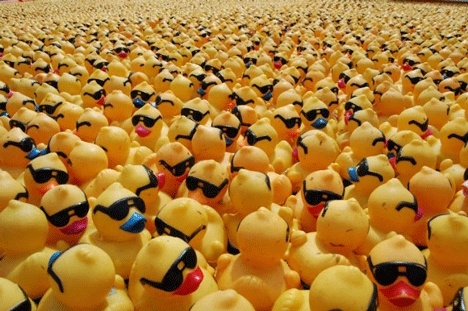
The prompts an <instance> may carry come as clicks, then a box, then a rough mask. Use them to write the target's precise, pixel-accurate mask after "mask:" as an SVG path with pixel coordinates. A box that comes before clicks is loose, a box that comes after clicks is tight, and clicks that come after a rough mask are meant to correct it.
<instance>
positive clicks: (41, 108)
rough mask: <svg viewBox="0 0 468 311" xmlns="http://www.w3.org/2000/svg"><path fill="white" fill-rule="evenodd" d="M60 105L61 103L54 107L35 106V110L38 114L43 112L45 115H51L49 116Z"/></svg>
mask: <svg viewBox="0 0 468 311" xmlns="http://www.w3.org/2000/svg"><path fill="white" fill-rule="evenodd" d="M60 105H62V102H58V103H56V104H55V105H54V106H53V105H46V104H44V105H39V106H37V110H38V111H39V112H45V113H46V114H48V115H51V114H54V113H55V110H57V108H58V107H60Z"/></svg>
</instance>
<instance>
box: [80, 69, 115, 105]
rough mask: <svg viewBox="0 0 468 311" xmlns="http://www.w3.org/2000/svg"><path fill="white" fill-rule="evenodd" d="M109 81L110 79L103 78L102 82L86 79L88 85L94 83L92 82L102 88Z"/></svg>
mask: <svg viewBox="0 0 468 311" xmlns="http://www.w3.org/2000/svg"><path fill="white" fill-rule="evenodd" d="M80 76H81V74H80ZM109 80H110V78H105V79H104V80H99V79H93V78H91V79H88V83H89V82H92V81H94V82H96V83H97V84H98V85H99V86H101V87H103V86H104V84H106V82H107V81H109ZM98 99H99V98H98Z"/></svg>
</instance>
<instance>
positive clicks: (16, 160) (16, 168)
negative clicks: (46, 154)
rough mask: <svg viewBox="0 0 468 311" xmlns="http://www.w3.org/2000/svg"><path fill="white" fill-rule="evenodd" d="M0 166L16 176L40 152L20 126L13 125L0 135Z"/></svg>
mask: <svg viewBox="0 0 468 311" xmlns="http://www.w3.org/2000/svg"><path fill="white" fill-rule="evenodd" d="M0 145H1V146H2V148H3V150H2V152H0V168H1V169H2V170H5V171H7V172H8V173H10V174H11V175H12V176H13V177H14V178H18V177H19V175H20V174H21V173H22V172H23V171H24V169H25V168H26V166H27V165H28V164H29V162H30V161H31V160H32V159H34V158H35V157H37V156H39V155H40V154H41V150H39V149H38V148H37V147H36V143H35V142H34V140H33V139H32V138H31V137H30V136H29V135H27V134H26V133H25V132H23V131H22V130H21V129H20V128H18V127H14V128H12V129H11V130H9V131H7V132H5V133H4V134H3V135H2V136H1V137H0Z"/></svg>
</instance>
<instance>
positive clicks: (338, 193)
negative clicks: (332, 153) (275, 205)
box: [285, 164, 344, 232]
mask: <svg viewBox="0 0 468 311" xmlns="http://www.w3.org/2000/svg"><path fill="white" fill-rule="evenodd" d="M343 193H344V184H343V181H342V179H341V177H340V175H339V173H338V171H337V166H336V165H333V164H332V165H330V166H329V167H328V168H326V169H323V170H317V171H314V172H311V173H309V174H308V175H307V176H306V177H305V178H304V179H303V181H302V185H301V187H300V190H299V192H298V193H297V194H296V195H294V196H291V197H289V198H288V199H287V201H286V203H285V205H287V206H290V207H291V208H292V209H293V210H294V219H295V220H297V226H298V229H300V230H302V231H305V232H313V231H316V229H317V219H318V217H319V215H320V213H321V211H322V209H323V207H324V206H325V204H326V203H327V202H328V201H330V200H341V199H342V198H343Z"/></svg>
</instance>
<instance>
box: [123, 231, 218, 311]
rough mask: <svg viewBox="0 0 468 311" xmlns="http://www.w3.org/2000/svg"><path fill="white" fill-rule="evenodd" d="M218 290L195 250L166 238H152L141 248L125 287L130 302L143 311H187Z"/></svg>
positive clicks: (173, 238) (175, 238) (175, 239)
mask: <svg viewBox="0 0 468 311" xmlns="http://www.w3.org/2000/svg"><path fill="white" fill-rule="evenodd" d="M217 290H218V285H217V284H216V281H215V280H214V278H213V276H212V274H211V273H209V272H208V271H207V270H206V269H205V268H203V267H202V266H201V265H199V261H198V257H197V252H196V251H195V249H193V248H192V247H191V246H190V245H189V244H188V243H187V242H185V241H184V240H182V239H180V238H178V237H173V236H168V235H164V236H157V237H154V238H153V239H151V240H150V241H149V242H148V243H146V244H145V245H144V246H143V247H142V249H141V250H140V252H139V253H138V256H137V257H136V259H135V263H134V265H133V267H132V270H131V273H130V279H129V283H128V294H129V296H130V299H131V300H132V302H133V304H134V305H136V306H138V307H139V309H140V310H142V311H146V310H147V311H149V310H161V311H171V310H189V309H190V307H191V306H192V305H193V304H194V303H195V302H196V301H198V300H199V299H200V298H202V297H204V296H206V295H207V294H210V293H213V292H215V291H217Z"/></svg>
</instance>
